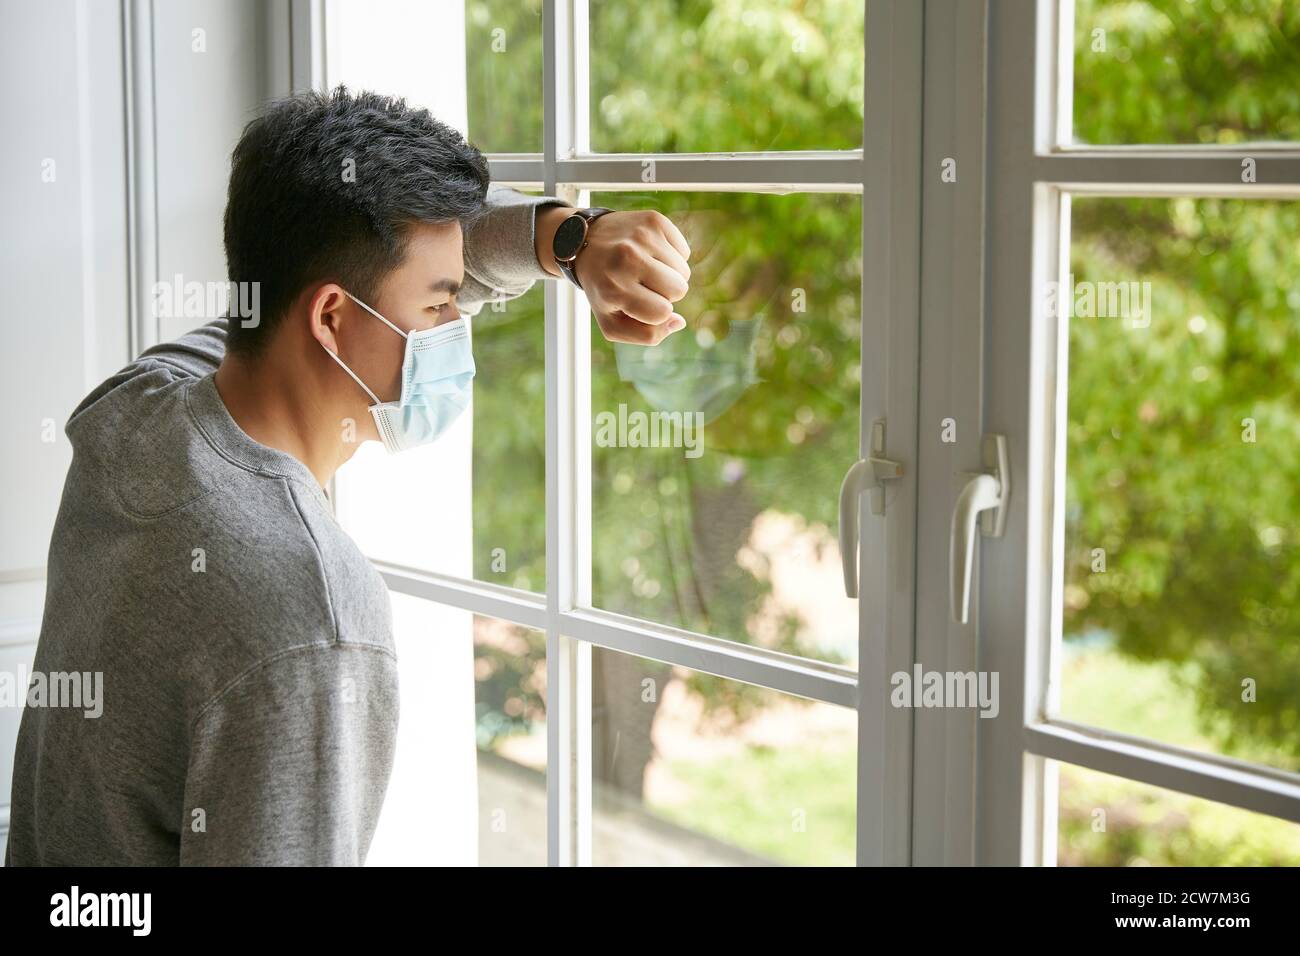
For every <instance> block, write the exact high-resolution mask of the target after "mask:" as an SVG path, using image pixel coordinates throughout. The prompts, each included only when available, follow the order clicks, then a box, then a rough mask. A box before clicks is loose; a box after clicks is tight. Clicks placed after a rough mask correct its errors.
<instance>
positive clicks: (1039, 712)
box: [950, 0, 1300, 865]
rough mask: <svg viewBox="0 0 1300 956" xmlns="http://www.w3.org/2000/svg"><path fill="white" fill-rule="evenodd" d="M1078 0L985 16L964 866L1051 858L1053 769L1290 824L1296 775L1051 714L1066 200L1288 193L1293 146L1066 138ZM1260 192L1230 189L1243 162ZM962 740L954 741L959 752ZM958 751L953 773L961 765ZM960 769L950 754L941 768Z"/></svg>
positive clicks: (1044, 1) (1060, 534) (1296, 163)
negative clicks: (990, 451)
mask: <svg viewBox="0 0 1300 956" xmlns="http://www.w3.org/2000/svg"><path fill="white" fill-rule="evenodd" d="M1072 16H1073V4H1072V3H1071V2H1070V0H1060V2H1059V4H1058V2H1057V0H1017V2H998V3H993V4H991V5H990V8H989V18H988V31H989V45H988V48H987V49H988V51H989V54H988V73H987V77H988V98H987V103H988V111H987V122H988V130H987V131H988V143H989V149H988V153H987V156H988V165H989V175H988V180H987V190H988V207H989V209H990V210H994V211H995V212H994V213H993V214H990V215H989V216H988V218H987V220H986V226H985V232H984V238H985V242H984V246H983V253H984V255H985V256H986V257H987V273H986V276H987V283H988V285H987V289H986V294H985V304H986V310H987V311H986V316H987V320H986V322H985V326H984V328H985V335H986V339H987V345H986V348H985V349H984V350H983V356H984V362H983V379H984V381H983V383H982V388H981V393H980V394H979V395H978V396H977V400H982V406H983V411H982V423H981V428H982V429H983V430H984V431H988V432H999V433H1003V434H1006V435H1008V436H1009V438H1010V453H1011V470H1012V487H1013V489H1014V496H1013V498H1012V506H1011V514H1010V516H1009V519H1008V523H1007V528H1006V534H1005V537H1003V538H1001V539H996V540H993V539H990V540H986V541H985V542H984V544H983V549H982V554H983V558H982V560H983V565H982V567H981V569H980V575H981V580H982V586H983V593H984V595H985V596H986V597H991V596H996V600H992V599H990V600H987V601H986V602H985V603H984V604H983V607H982V611H981V615H980V645H979V647H980V664H981V667H982V668H984V669H988V670H996V671H999V672H1000V675H1001V690H1002V698H1003V702H1004V703H1003V710H1004V712H1007V711H1012V712H1013V714H1012V719H1000V720H991V721H979V722H978V728H977V733H978V753H979V759H978V767H979V769H978V772H977V773H976V775H975V793H974V796H975V810H974V812H973V815H972V817H971V820H972V822H973V831H974V833H973V838H974V860H975V862H977V863H981V864H998V865H1017V864H1025V865H1054V864H1055V857H1056V809H1057V793H1056V780H1055V773H1054V770H1055V766H1056V765H1055V763H1054V761H1063V762H1067V763H1071V764H1076V765H1078V766H1081V767H1086V768H1089V769H1092V770H1097V771H1101V772H1104V773H1108V774H1113V775H1116V776H1120V777H1126V778H1129V779H1131V780H1135V781H1140V782H1142V783H1145V784H1149V785H1152V786H1155V787H1162V788H1165V789H1168V790H1173V791H1178V792H1180V793H1185V794H1189V795H1191V796H1195V797H1199V798H1203V799H1206V800H1212V801H1216V802H1219V803H1224V804H1229V805H1232V806H1235V807H1240V808H1242V809H1245V810H1251V811H1255V812H1258V813H1264V814H1270V815H1273V816H1277V817H1281V818H1284V819H1287V820H1291V821H1293V822H1300V775H1296V774H1291V773H1286V772H1284V771H1281V770H1275V769H1273V768H1269V767H1265V766H1260V765H1256V764H1250V763H1246V762H1244V761H1240V760H1234V759H1231V758H1227V757H1221V756H1218V755H1215V754H1209V753H1197V752H1193V751H1190V750H1186V749H1183V748H1179V747H1173V746H1169V745H1166V744H1162V743H1159V742H1157V741H1154V740H1148V739H1141V738H1136V737H1131V736H1128V735H1125V734H1120V733H1115V732H1110V731H1105V730H1101V729H1099V728H1095V727H1086V726H1081V725H1078V724H1074V723H1072V722H1069V721H1065V720H1061V719H1059V718H1052V717H1049V716H1048V714H1049V713H1050V712H1051V711H1052V710H1053V709H1054V708H1053V707H1052V704H1053V703H1054V699H1053V695H1054V694H1055V693H1056V692H1057V690H1058V688H1056V687H1055V686H1054V685H1053V676H1054V674H1055V673H1056V670H1055V667H1054V661H1053V658H1054V655H1055V653H1056V649H1057V648H1059V647H1060V644H1061V633H1060V630H1061V620H1062V615H1061V607H1062V578H1063V567H1062V561H1061V555H1062V554H1063V539H1064V515H1063V512H1064V495H1065V487H1064V478H1065V474H1064V441H1063V439H1062V436H1063V434H1064V427H1065V415H1066V408H1067V406H1066V402H1065V397H1066V380H1065V379H1066V372H1067V367H1068V366H1067V365H1066V363H1065V355H1066V352H1065V349H1066V341H1067V338H1068V337H1067V336H1066V335H1064V334H1061V333H1062V329H1061V328H1060V327H1059V326H1058V324H1057V323H1056V322H1054V321H1052V320H1050V319H1049V318H1048V317H1047V315H1046V309H1045V304H1044V303H1045V298H1044V296H1042V295H1040V294H1038V290H1042V289H1044V288H1046V286H1045V283H1046V282H1047V281H1049V280H1055V279H1057V278H1058V277H1060V276H1064V275H1067V274H1068V272H1069V265H1068V257H1069V248H1068V240H1069V196H1070V195H1073V194H1087V195H1100V196H1134V195H1176V196H1232V197H1249V198H1253V199H1267V198H1286V199H1295V198H1297V197H1300V148H1298V147H1297V145H1296V144H1294V143H1283V144H1278V143H1262V144H1251V145H1248V146H1245V147H1231V148H1220V147H1202V146H1115V147H1091V146H1087V147H1085V146H1074V145H1063V144H1068V143H1069V139H1070V136H1071V132H1072V131H1071V129H1070V126H1071V122H1072V121H1071V117H1070V115H1068V112H1067V111H1068V107H1069V103H1070V99H1069V98H1070V96H1071V92H1072V91H1071V70H1072V60H1073V42H1072V37H1073V30H1072ZM1247 157H1250V158H1253V159H1255V161H1256V163H1257V179H1258V184H1252V185H1243V184H1242V183H1241V169H1242V160H1244V159H1246V158H1247ZM957 749H959V748H957ZM961 759H962V758H961V755H960V754H959V753H954V754H952V755H951V756H950V765H951V766H955V767H961V766H963V764H962V763H961ZM954 760H955V761H956V763H953V761H954Z"/></svg>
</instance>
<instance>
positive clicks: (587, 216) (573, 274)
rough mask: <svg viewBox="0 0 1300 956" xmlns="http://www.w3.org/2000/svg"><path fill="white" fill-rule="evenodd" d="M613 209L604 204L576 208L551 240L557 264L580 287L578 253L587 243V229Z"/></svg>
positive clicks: (552, 252) (552, 251)
mask: <svg viewBox="0 0 1300 956" xmlns="http://www.w3.org/2000/svg"><path fill="white" fill-rule="evenodd" d="M613 211H614V210H612V209H606V208H604V207H603V206H590V207H588V208H586V209H575V210H574V211H573V215H571V216H569V217H568V218H567V219H565V220H564V221H563V222H561V223H560V225H559V228H557V229H556V230H555V238H554V239H553V240H551V254H552V255H554V256H555V264H556V265H557V266H559V267H560V271H561V272H563V273H564V275H565V277H566V278H567V279H568V280H569V281H570V282H572V283H573V284H574V285H576V286H577V287H578V288H579V289H581V288H582V283H581V282H579V281H578V272H577V266H578V253H579V252H581V251H582V250H583V248H584V247H585V246H586V245H587V230H588V229H590V228H591V224H592V222H593V221H594V220H596V219H598V218H599V217H601V216H603V215H605V213H607V212H613Z"/></svg>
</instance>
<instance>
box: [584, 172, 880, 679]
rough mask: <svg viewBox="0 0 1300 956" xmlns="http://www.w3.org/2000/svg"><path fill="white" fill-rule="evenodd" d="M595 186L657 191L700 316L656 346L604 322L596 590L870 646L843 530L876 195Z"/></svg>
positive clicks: (805, 641)
mask: <svg viewBox="0 0 1300 956" xmlns="http://www.w3.org/2000/svg"><path fill="white" fill-rule="evenodd" d="M592 201H593V202H594V203H596V204H597V205H610V206H614V207H617V208H645V207H653V208H658V209H660V210H661V211H663V212H664V213H666V214H667V215H669V216H670V217H671V218H672V219H673V220H674V221H675V222H677V223H678V224H679V225H681V226H682V229H683V232H684V233H685V234H686V236H687V240H688V242H690V244H691V251H692V257H691V273H692V275H691V292H690V294H689V295H688V296H687V297H686V298H685V299H683V300H682V301H681V302H678V303H677V304H676V306H677V310H678V311H679V312H680V313H681V314H682V315H683V316H685V318H686V320H687V327H686V328H685V329H683V330H682V331H680V332H677V333H675V334H673V335H672V336H670V337H669V338H668V339H666V340H665V341H664V342H663V343H662V344H660V345H659V346H656V347H655V348H650V349H647V348H643V347H639V346H627V345H611V344H610V343H609V342H607V341H605V340H604V338H603V337H602V336H601V334H600V332H599V331H598V330H596V329H595V328H593V331H592V414H593V422H592V437H593V444H594V447H593V449H592V469H593V475H592V496H593V502H592V524H593V531H592V538H593V542H592V546H593V555H594V559H593V562H592V564H593V597H594V602H595V603H596V605H598V606H599V607H603V608H607V609H610V610H614V611H619V612H622V613H626V614H631V615H635V616H637V617H641V618H645V619H649V620H654V621H657V622H660V623H665V624H671V625H674V626H678V627H685V628H688V629H691V630H694V631H699V632H702V633H708V634H713V635H717V636H720V637H724V638H729V639H732V640H736V641H741V642H744V643H748V644H758V645H762V646H764V647H769V648H775V649H778V650H781V651H785V652H789V653H794V654H799V655H803V656H807V657H814V658H817V659H820V660H825V661H832V662H839V663H844V664H847V665H853V664H855V663H856V659H857V632H858V611H857V602H856V601H853V600H850V599H848V598H846V597H845V596H844V580H843V572H842V571H841V565H840V556H839V549H838V546H837V543H836V532H835V529H836V527H837V520H838V518H837V515H838V496H839V486H840V481H841V479H842V478H843V476H844V471H845V469H846V468H848V466H849V465H850V464H852V463H853V462H854V461H856V460H857V457H858V395H859V389H860V381H859V379H860V376H861V365H860V361H859V354H860V350H859V345H860V339H861V320H860V312H859V306H860V301H859V300H860V298H861V293H860V289H861V285H860V284H861V275H862V272H861V269H862V263H861V254H860V250H861V225H862V224H861V216H862V203H861V197H858V196H846V195H826V194H803V195H792V196H771V195H755V194H740V193H726V194H708V193H685V194H680V193H679V194H667V193H653V194H629V193H620V194H604V195H597V196H594V197H593V199H592ZM674 416H676V417H675V418H674ZM701 423H702V424H701ZM656 443H657V444H658V445H659V447H653V445H654V444H656ZM647 446H650V447H647Z"/></svg>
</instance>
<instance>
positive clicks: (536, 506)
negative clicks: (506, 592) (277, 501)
mask: <svg viewBox="0 0 1300 956" xmlns="http://www.w3.org/2000/svg"><path fill="white" fill-rule="evenodd" d="M542 298H543V291H542V284H541V283H540V282H539V283H537V284H536V285H534V286H533V288H532V289H530V290H529V291H528V292H526V293H525V294H524V295H522V296H520V297H519V298H516V299H509V300H506V301H502V302H488V303H485V304H484V305H483V307H482V309H481V310H480V311H479V313H478V315H476V316H474V317H473V318H472V319H471V320H470V325H471V328H472V330H473V344H474V364H475V367H476V374H475V377H474V398H473V401H472V403H471V405H470V411H467V412H466V413H465V414H463V415H461V416H460V418H458V419H457V420H456V422H454V423H453V424H452V426H451V427H450V428H449V429H448V430H447V432H446V434H444V435H442V436H441V437H439V439H438V440H437V441H436V442H434V443H433V444H431V445H428V446H423V447H419V448H412V449H410V450H408V451H404V452H402V453H400V454H397V455H389V454H388V453H387V452H385V451H384V450H383V448H382V447H381V446H380V445H379V444H378V443H377V442H367V443H366V444H364V445H362V446H361V447H360V448H359V449H357V453H356V454H355V455H354V456H353V460H352V461H351V462H349V463H348V464H346V465H344V466H343V468H342V469H341V470H340V471H339V475H338V478H337V480H336V495H335V499H336V512H337V514H338V515H339V520H340V521H341V522H342V523H343V526H344V527H345V528H347V530H348V532H349V533H350V534H351V535H352V536H353V537H354V538H355V539H356V541H357V543H358V544H359V545H360V546H361V549H362V550H363V551H364V552H365V553H366V554H367V555H369V556H371V557H373V558H377V559H380V560H384V561H392V562H395V563H397V564H402V565H406V566H409V567H413V568H418V569H421V570H428V571H435V572H438V573H442V574H453V575H456V576H458V577H471V576H473V577H475V578H478V579H479V580H482V581H490V582H493V583H495V584H503V585H508V586H511V587H517V588H521V589H523V590H531V591H536V592H539V593H540V592H542V591H545V590H546V511H545V502H546V490H545V489H546V437H545V436H546V426H545V406H546V395H545V381H546V370H545V367H544V360H545V355H544V352H545V329H544V325H543V320H542Z"/></svg>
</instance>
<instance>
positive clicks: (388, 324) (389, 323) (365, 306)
mask: <svg viewBox="0 0 1300 956" xmlns="http://www.w3.org/2000/svg"><path fill="white" fill-rule="evenodd" d="M343 294H344V295H346V296H347V297H348V298H349V299H351V300H352V301H353V302H355V303H356V304H357V305H359V306H361V308H363V309H365V310H366V311H367V312H369V313H370V314H371V315H373V316H374V317H375V318H376V319H378V320H379V321H380V322H382V323H384V325H386V326H388V327H389V328H390V329H392V330H393V331H394V332H396V333H397V334H398V335H400V336H401V337H402V338H408V336H407V334H406V333H405V332H403V331H402V330H401V329H399V328H398V327H397V326H395V325H393V323H392V322H389V321H388V320H387V319H386V318H384V317H383V316H382V315H380V314H379V313H378V312H376V311H375V310H374V309H372V308H370V306H368V305H366V304H365V303H364V302H362V301H361V300H360V299H358V298H357V297H356V296H355V295H353V294H352V293H351V292H349V291H348V290H347V289H344V290H343Z"/></svg>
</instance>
